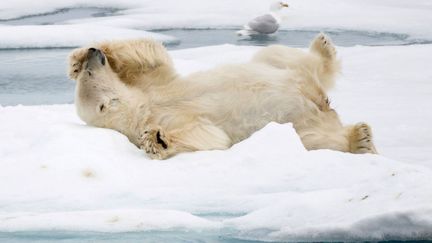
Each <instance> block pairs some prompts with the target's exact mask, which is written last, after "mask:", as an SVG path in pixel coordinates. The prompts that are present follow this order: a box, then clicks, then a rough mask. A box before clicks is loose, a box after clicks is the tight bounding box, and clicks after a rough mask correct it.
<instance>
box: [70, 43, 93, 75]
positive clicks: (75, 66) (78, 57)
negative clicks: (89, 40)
mask: <svg viewBox="0 0 432 243" xmlns="http://www.w3.org/2000/svg"><path fill="white" fill-rule="evenodd" d="M87 51H88V50H87V49H86V48H78V49H75V50H73V51H72V53H71V54H70V55H69V70H68V75H69V78H70V79H73V80H76V79H77V78H78V74H79V73H80V72H81V70H82V66H83V62H84V60H85V58H86V57H87Z"/></svg>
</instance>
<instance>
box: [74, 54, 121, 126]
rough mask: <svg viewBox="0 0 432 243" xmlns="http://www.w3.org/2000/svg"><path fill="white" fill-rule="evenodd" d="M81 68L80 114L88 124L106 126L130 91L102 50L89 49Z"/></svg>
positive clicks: (79, 81) (79, 86)
mask: <svg viewBox="0 0 432 243" xmlns="http://www.w3.org/2000/svg"><path fill="white" fill-rule="evenodd" d="M82 65H83V68H82V70H81V72H80V73H79V74H78V75H77V79H76V81H77V85H76V91H75V106H76V109H77V113H78V115H79V116H80V118H81V119H82V120H83V121H84V122H86V123H87V124H89V125H93V126H98V127H107V126H109V123H110V120H112V119H114V118H113V117H115V113H116V112H117V111H118V110H119V108H120V106H121V105H122V102H123V100H124V99H125V98H126V97H127V96H128V92H129V91H128V89H127V87H126V86H125V84H124V83H123V82H122V81H121V80H120V78H119V77H118V75H117V73H115V72H114V71H113V70H112V68H111V67H110V65H109V63H108V62H107V59H106V56H105V54H104V53H103V52H102V51H101V50H99V49H96V48H89V49H88V53H87V56H86V59H85V60H84V62H83V64H82Z"/></svg>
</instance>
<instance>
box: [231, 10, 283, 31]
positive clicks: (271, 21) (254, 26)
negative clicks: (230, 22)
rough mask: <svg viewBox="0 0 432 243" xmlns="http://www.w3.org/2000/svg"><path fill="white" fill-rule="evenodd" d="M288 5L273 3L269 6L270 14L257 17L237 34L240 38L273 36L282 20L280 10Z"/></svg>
mask: <svg viewBox="0 0 432 243" xmlns="http://www.w3.org/2000/svg"><path fill="white" fill-rule="evenodd" d="M287 7H288V4H287V3H284V2H274V3H272V4H271V5H270V13H267V14H264V15H261V16H258V17H256V18H254V19H252V20H251V21H249V23H248V24H247V25H245V26H243V29H242V30H240V31H237V34H238V35H240V36H250V35H260V34H273V33H275V32H276V31H277V30H278V29H279V25H280V22H281V21H282V18H281V16H280V10H281V9H283V8H287Z"/></svg>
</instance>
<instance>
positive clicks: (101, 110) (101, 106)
mask: <svg viewBox="0 0 432 243" xmlns="http://www.w3.org/2000/svg"><path fill="white" fill-rule="evenodd" d="M104 110H105V105H104V104H101V105H99V111H100V112H103V111H104Z"/></svg>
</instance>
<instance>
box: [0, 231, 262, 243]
mask: <svg viewBox="0 0 432 243" xmlns="http://www.w3.org/2000/svg"><path fill="white" fill-rule="evenodd" d="M0 242H8V243H24V242H35V243H45V242H47V243H54V242H60V243H76V242H80V243H93V242H110V243H125V242H143V243H144V242H145V243H257V242H261V241H249V240H241V239H236V238H230V237H227V236H218V234H216V233H196V232H176V231H171V232H164V231H149V232H123V233H101V232H74V231H42V232H36V231H35V232H15V233H1V232H0Z"/></svg>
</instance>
